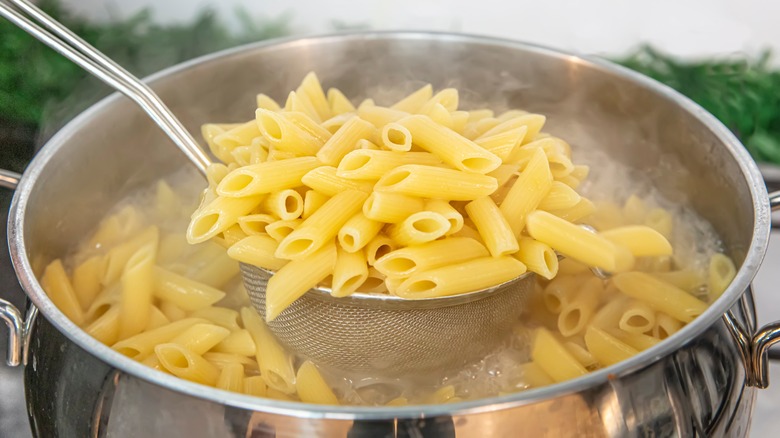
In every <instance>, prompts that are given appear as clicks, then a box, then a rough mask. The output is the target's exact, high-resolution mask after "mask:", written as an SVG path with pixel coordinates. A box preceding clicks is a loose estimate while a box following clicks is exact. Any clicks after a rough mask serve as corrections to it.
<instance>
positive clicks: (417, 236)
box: [387, 211, 450, 246]
mask: <svg viewBox="0 0 780 438" xmlns="http://www.w3.org/2000/svg"><path fill="white" fill-rule="evenodd" d="M449 229H450V222H449V221H448V220H447V218H445V217H444V216H442V215H440V214H439V213H434V212H432V211H418V212H417V213H412V214H410V215H409V217H407V218H406V219H404V220H403V221H401V222H400V223H398V224H395V225H391V226H390V227H388V229H387V235H388V237H390V238H391V239H393V240H395V241H396V242H398V244H400V245H402V246H409V245H419V244H421V243H425V242H430V241H432V240H436V239H438V238H439V237H442V236H443V235H444V234H445V233H447V231H449Z"/></svg>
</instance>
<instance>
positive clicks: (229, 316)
mask: <svg viewBox="0 0 780 438" xmlns="http://www.w3.org/2000/svg"><path fill="white" fill-rule="evenodd" d="M190 316H192V317H193V318H202V319H205V320H207V321H209V322H211V323H214V324H216V325H218V326H220V327H225V328H226V329H228V330H230V331H231V332H235V331H237V330H240V329H241V327H240V326H239V325H238V312H237V311H235V310H233V309H228V308H227V307H206V308H204V309H200V310H196V311H194V312H192V313H191V314H190Z"/></svg>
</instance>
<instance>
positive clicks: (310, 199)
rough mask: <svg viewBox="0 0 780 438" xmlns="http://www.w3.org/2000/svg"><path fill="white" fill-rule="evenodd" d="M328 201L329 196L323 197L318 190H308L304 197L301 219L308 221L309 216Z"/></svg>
mask: <svg viewBox="0 0 780 438" xmlns="http://www.w3.org/2000/svg"><path fill="white" fill-rule="evenodd" d="M328 199H330V197H329V196H327V195H323V194H322V193H320V192H318V191H316V190H306V194H305V195H304V196H303V212H302V213H301V218H303V219H308V218H309V216H311V215H312V214H314V212H315V211H317V210H318V209H319V208H320V207H322V205H323V204H325V202H326V201H327V200H328Z"/></svg>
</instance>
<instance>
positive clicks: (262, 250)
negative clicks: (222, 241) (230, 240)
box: [227, 236, 288, 271]
mask: <svg viewBox="0 0 780 438" xmlns="http://www.w3.org/2000/svg"><path fill="white" fill-rule="evenodd" d="M278 246H279V243H278V242H277V241H276V240H275V239H273V238H272V237H270V236H249V237H247V238H245V239H242V240H240V241H239V242H237V243H235V244H233V245H231V246H230V248H228V252H227V253H228V255H229V256H230V257H232V258H233V259H235V260H237V261H239V262H241V263H248V264H250V265H253V266H257V267H260V268H263V269H268V270H271V271H278V270H279V269H281V268H282V266H284V265H286V264H287V263H288V260H285V259H280V258H278V257H276V255H275V253H276V248H277V247H278Z"/></svg>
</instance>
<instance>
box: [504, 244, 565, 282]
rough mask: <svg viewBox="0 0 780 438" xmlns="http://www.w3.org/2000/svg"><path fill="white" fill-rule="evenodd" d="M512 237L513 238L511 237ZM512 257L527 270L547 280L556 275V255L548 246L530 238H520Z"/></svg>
mask: <svg viewBox="0 0 780 438" xmlns="http://www.w3.org/2000/svg"><path fill="white" fill-rule="evenodd" d="M513 237H514V236H513ZM514 257H515V258H516V259H518V260H520V261H521V262H523V264H524V265H525V266H526V267H527V268H528V270H529V271H531V272H533V273H536V274H537V275H540V276H542V277H544V278H546V279H548V280H552V279H553V277H555V276H556V275H557V274H558V255H557V254H555V251H553V249H552V248H550V246H549V245H546V244H544V243H542V242H539V241H537V240H534V239H531V238H530V237H521V238H520V240H519V242H518V251H517V253H515V255H514Z"/></svg>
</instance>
